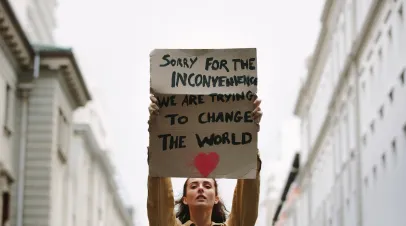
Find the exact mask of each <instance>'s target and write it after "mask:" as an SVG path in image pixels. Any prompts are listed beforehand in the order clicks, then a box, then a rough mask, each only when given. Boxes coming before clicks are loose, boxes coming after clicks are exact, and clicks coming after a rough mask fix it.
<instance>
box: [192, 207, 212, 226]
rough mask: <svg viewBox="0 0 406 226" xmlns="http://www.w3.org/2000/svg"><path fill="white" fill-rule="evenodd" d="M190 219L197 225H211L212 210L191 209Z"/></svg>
mask: <svg viewBox="0 0 406 226" xmlns="http://www.w3.org/2000/svg"><path fill="white" fill-rule="evenodd" d="M189 211H190V220H191V221H192V222H193V223H195V224H196V226H210V225H211V210H207V211H206V210H202V209H195V210H193V209H189Z"/></svg>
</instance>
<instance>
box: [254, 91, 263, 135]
mask: <svg viewBox="0 0 406 226" xmlns="http://www.w3.org/2000/svg"><path fill="white" fill-rule="evenodd" d="M260 105H261V100H260V99H258V98H256V99H255V101H254V106H255V108H254V111H252V118H253V119H254V121H255V123H256V124H257V126H258V132H259V129H260V126H259V123H260V122H261V118H262V111H261V106H260Z"/></svg>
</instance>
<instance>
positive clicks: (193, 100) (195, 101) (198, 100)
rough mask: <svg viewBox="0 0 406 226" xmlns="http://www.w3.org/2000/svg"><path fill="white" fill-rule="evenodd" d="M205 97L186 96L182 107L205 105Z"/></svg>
mask: <svg viewBox="0 0 406 226" xmlns="http://www.w3.org/2000/svg"><path fill="white" fill-rule="evenodd" d="M203 98H204V95H185V97H184V98H183V101H182V106H185V105H186V106H189V105H199V104H204V99H203Z"/></svg>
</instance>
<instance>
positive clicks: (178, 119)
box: [165, 114, 189, 126]
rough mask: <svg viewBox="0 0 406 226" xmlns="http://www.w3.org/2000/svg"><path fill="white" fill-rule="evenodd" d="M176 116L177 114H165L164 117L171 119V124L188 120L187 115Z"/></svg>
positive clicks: (183, 122)
mask: <svg viewBox="0 0 406 226" xmlns="http://www.w3.org/2000/svg"><path fill="white" fill-rule="evenodd" d="M177 116H179V114H168V115H165V118H170V119H171V121H170V125H171V126H172V125H174V124H175V123H176V122H178V123H179V124H181V125H183V124H185V123H187V122H188V121H189V119H188V117H186V116H179V117H177Z"/></svg>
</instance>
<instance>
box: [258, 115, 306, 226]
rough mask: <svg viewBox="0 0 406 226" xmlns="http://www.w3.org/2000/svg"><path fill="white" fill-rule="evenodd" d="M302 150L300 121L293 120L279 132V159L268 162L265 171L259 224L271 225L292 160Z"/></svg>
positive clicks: (285, 124)
mask: <svg viewBox="0 0 406 226" xmlns="http://www.w3.org/2000/svg"><path fill="white" fill-rule="evenodd" d="M299 148H300V124H299V120H298V119H296V118H292V119H290V120H287V121H286V122H284V123H283V125H282V127H281V128H280V131H279V145H278V148H277V150H275V151H278V152H279V153H278V158H277V159H274V160H272V161H268V162H267V165H268V166H267V168H266V169H265V168H264V170H266V171H263V173H264V175H263V178H267V179H266V180H265V181H264V184H265V191H261V194H262V195H261V197H262V200H261V205H260V208H261V211H262V213H263V214H261V215H260V217H259V219H258V221H257V224H258V225H264V226H265V225H269V222H272V219H273V217H274V214H275V210H276V208H277V206H278V205H279V200H280V196H281V193H282V192H283V189H284V186H285V184H286V177H287V175H288V173H289V172H290V170H291V167H292V166H291V163H292V159H293V158H294V156H295V154H296V153H297V151H298V150H299Z"/></svg>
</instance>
